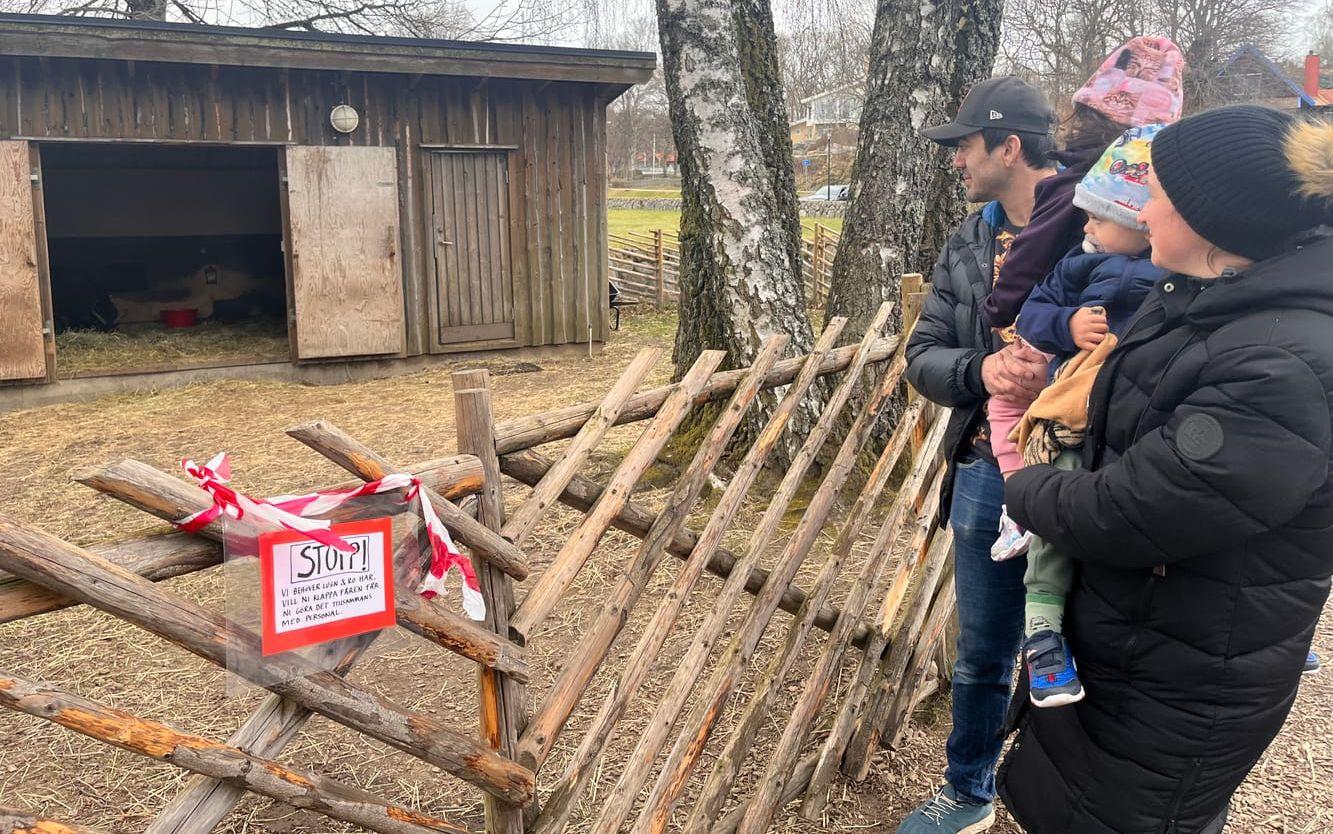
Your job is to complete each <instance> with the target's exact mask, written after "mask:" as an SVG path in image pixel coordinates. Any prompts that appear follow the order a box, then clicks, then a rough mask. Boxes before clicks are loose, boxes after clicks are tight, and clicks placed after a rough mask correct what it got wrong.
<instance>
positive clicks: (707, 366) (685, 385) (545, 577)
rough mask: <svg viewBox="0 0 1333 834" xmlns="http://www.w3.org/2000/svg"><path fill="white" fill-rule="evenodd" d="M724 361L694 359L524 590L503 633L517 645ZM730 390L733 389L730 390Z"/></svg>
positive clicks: (714, 355) (711, 355) (707, 356)
mask: <svg viewBox="0 0 1333 834" xmlns="http://www.w3.org/2000/svg"><path fill="white" fill-rule="evenodd" d="M725 356H726V353H725V352H724V351H720V350H706V351H704V352H702V353H701V354H699V358H698V359H696V360H695V362H694V365H693V366H691V368H690V370H689V371H688V372H687V373H686V374H685V376H684V377H682V378H681V380H680V382H679V383H677V384H676V386H675V390H674V391H673V392H672V393H671V395H670V396H669V397H667V398H666V401H665V402H663V403H662V407H661V408H660V409H659V410H658V412H657V414H656V415H655V416H654V417H653V420H652V422H651V423H649V425H648V428H647V429H646V430H645V431H644V433H643V435H642V436H641V437H640V438H639V440H638V442H636V443H635V444H634V446H633V448H631V449H630V451H629V453H628V454H627V455H625V457H624V459H623V460H622V461H621V462H620V466H618V467H617V468H616V471H615V473H614V474H612V476H611V479H610V480H609V481H608V482H607V488H606V491H605V492H603V493H602V497H601V498H599V499H597V503H596V504H594V505H593V507H592V509H591V510H589V511H588V514H587V515H586V516H584V518H583V521H582V522H581V523H580V524H579V526H578V529H576V530H575V531H574V533H573V534H572V535H571V536H570V537H569V538H568V539H567V540H566V541H565V544H564V546H563V547H561V548H560V552H559V553H557V554H556V555H555V558H554V559H552V560H551V564H550V565H549V566H548V567H547V568H546V570H545V572H543V573H542V575H541V576H539V577H538V578H537V581H536V582H535V583H534V584H533V586H532V587H531V588H530V589H529V590H528V594H527V596H525V597H524V598H523V602H522V603H520V604H519V606H518V610H517V611H516V612H514V616H513V617H511V618H510V620H509V628H510V630H511V631H513V632H514V634H516V635H517V636H518V638H519V640H520V641H526V640H527V638H528V637H529V636H530V635H531V634H532V631H533V629H535V628H536V627H537V626H538V625H540V624H541V622H542V621H543V620H545V619H546V617H547V615H548V614H550V613H551V611H552V609H554V608H555V606H556V605H557V604H558V603H559V602H560V598H561V597H562V596H563V595H564V593H565V591H566V590H568V589H569V586H570V585H571V584H572V583H573V582H574V578H575V577H576V576H577V575H578V572H579V571H580V570H581V569H582V568H583V565H584V564H585V563H586V562H587V561H588V557H589V556H591V555H592V551H593V548H595V547H596V546H597V543H598V542H599V541H601V540H602V536H603V535H605V534H606V531H607V530H609V529H610V528H611V524H612V522H613V521H614V520H615V518H616V516H617V515H619V514H620V511H621V510H622V509H624V507H625V504H626V503H628V502H629V496H630V492H631V491H632V490H633V489H634V485H635V484H636V483H638V481H639V478H640V476H642V475H643V473H644V472H645V471H646V470H647V469H648V467H649V466H651V465H652V464H653V461H655V460H656V459H657V455H658V453H659V452H661V451H662V449H663V448H664V447H665V446H666V444H667V441H668V440H670V439H671V435H672V433H673V432H675V430H676V429H678V428H679V427H680V425H681V423H683V422H684V421H685V417H686V415H687V414H688V413H689V411H690V409H691V408H692V407H693V401H694V398H695V397H696V396H697V395H698V394H699V392H700V391H702V390H703V388H704V386H705V385H706V384H707V383H708V379H709V377H710V376H711V375H712V373H713V371H715V370H717V366H718V365H720V364H721V363H722V360H723V358H724V357H725ZM732 390H735V389H734V388H733V389H732Z"/></svg>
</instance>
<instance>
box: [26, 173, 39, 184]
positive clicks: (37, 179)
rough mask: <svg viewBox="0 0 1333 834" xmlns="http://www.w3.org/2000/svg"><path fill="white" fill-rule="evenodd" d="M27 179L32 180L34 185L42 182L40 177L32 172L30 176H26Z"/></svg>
mask: <svg viewBox="0 0 1333 834" xmlns="http://www.w3.org/2000/svg"><path fill="white" fill-rule="evenodd" d="M28 179H30V180H32V181H33V183H34V184H37V183H40V182H41V181H42V175H41V174H39V173H37V172H36V171H33V172H32V173H31V174H28Z"/></svg>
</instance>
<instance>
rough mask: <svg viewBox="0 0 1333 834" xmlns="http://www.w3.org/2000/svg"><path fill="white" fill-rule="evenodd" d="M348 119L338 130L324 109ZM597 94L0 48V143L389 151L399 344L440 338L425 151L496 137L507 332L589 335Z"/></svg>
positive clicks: (600, 98)
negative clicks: (507, 262)
mask: <svg viewBox="0 0 1333 834" xmlns="http://www.w3.org/2000/svg"><path fill="white" fill-rule="evenodd" d="M341 103H346V104H350V105H352V106H353V107H355V108H356V109H357V111H358V112H359V113H360V114H361V124H360V126H359V127H358V128H357V130H356V131H355V132H354V133H352V134H351V135H350V136H342V135H339V134H337V133H336V132H334V130H333V129H332V127H330V125H329V123H328V114H329V111H330V110H331V109H332V108H333V106H334V105H336V104H341ZM605 104H606V88H605V86H603V85H600V84H582V83H573V82H537V81H519V80H488V79H481V78H464V77H448V76H406V75H395V74H373V73H351V72H330V71H317V70H271V69H264V68H255V67H228V66H204V65H193V64H172V63H143V62H128V61H114V60H99V61H91V60H76V59H58V58H21V57H6V58H0V138H13V137H23V138H34V139H54V140H69V139H81V138H89V139H133V140H140V141H156V142H180V141H186V142H199V141H204V142H222V143H234V142H240V143H260V144H297V145H388V146H394V147H396V148H397V149H398V150H397V152H398V171H399V177H400V179H401V181H402V182H404V183H406V184H407V187H405V188H400V193H399V202H400V205H399V214H400V217H401V221H402V253H403V259H402V260H403V267H404V271H405V287H404V290H405V298H406V306H407V316H408V352H409V353H421V352H424V351H427V350H436V351H440V350H465V349H467V346H466V345H441V344H440V341H439V329H438V327H437V326H434V325H435V324H436V322H434V321H433V318H434V313H433V312H432V311H431V309H430V308H431V305H432V304H433V301H434V298H435V284H434V280H435V275H434V253H433V251H432V250H433V244H432V239H433V238H432V229H430V227H429V225H430V205H431V202H430V198H429V195H428V192H427V189H428V188H430V183H431V171H430V153H431V150H432V148H431V146H434V147H435V148H439V147H460V146H488V147H502V148H504V149H505V150H506V153H507V154H508V157H509V159H508V168H509V172H510V183H509V194H510V201H509V202H510V229H511V234H510V240H511V251H512V256H513V257H512V267H513V271H514V305H515V309H514V318H515V329H516V336H515V338H516V340H517V342H518V344H521V345H556V344H568V343H581V342H585V341H587V339H588V330H589V321H590V319H591V328H592V335H593V339H594V340H604V339H605V338H606V334H607V328H608V325H609V322H608V317H607V315H606V303H605V301H606V283H607V267H606V254H605V253H606V240H605V170H604V160H605V148H606V142H605V129H606V124H605Z"/></svg>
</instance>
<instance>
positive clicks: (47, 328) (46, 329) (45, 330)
mask: <svg viewBox="0 0 1333 834" xmlns="http://www.w3.org/2000/svg"><path fill="white" fill-rule="evenodd" d="M53 330H55V327H53V326H52V324H51V322H49V321H48V322H45V323H44V324H43V325H42V335H43V336H50V335H51V331H53Z"/></svg>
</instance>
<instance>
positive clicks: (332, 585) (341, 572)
mask: <svg viewBox="0 0 1333 834" xmlns="http://www.w3.org/2000/svg"><path fill="white" fill-rule="evenodd" d="M330 532H331V533H332V534H333V535H334V536H337V537H338V538H340V539H342V540H343V541H345V542H347V543H348V544H350V545H351V546H352V549H351V552H344V551H340V550H338V549H336V548H334V547H332V546H330V545H328V544H321V543H320V542H318V541H315V540H314V539H312V538H310V537H309V536H307V535H305V534H303V533H300V532H297V531H294V530H280V531H274V532H270V533H261V534H260V535H259V570H260V604H261V605H262V612H261V618H260V619H261V621H262V623H263V654H264V655H265V656H268V655H274V654H279V653H281V652H286V651H291V650H292V649H299V648H302V647H304V646H311V645H314V644H316V643H326V642H328V641H330V640H339V639H341V638H343V637H352V636H354V635H357V634H365V633H366V632H368V631H377V630H379V629H382V628H389V627H391V626H393V625H394V623H395V615H394V597H393V594H394V590H393V547H392V541H393V523H392V520H391V519H388V518H374V519H370V520H368V521H353V522H348V523H347V524H335V525H333V527H332V528H331V529H330Z"/></svg>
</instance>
